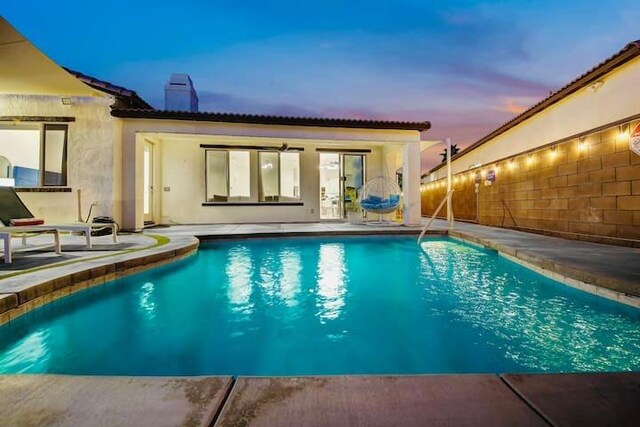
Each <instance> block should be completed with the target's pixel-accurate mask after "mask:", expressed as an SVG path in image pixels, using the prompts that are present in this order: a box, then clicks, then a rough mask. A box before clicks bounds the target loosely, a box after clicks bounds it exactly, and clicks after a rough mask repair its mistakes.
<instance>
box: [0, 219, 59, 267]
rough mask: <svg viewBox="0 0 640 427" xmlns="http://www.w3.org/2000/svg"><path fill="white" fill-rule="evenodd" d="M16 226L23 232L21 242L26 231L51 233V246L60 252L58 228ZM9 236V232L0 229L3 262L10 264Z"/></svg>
mask: <svg viewBox="0 0 640 427" xmlns="http://www.w3.org/2000/svg"><path fill="white" fill-rule="evenodd" d="M4 228H13V227H4ZM18 228H20V233H23V243H24V235H25V234H27V233H32V234H33V233H35V234H42V233H52V234H53V239H54V244H53V248H54V250H55V251H56V253H57V254H61V253H62V250H61V248H60V231H58V229H56V228H52V227H28V226H24V227H18ZM11 237H12V233H11V232H7V231H0V240H2V242H3V245H2V246H3V248H4V263H5V264H11V262H12V261H13V259H12V254H13V246H12V245H11Z"/></svg>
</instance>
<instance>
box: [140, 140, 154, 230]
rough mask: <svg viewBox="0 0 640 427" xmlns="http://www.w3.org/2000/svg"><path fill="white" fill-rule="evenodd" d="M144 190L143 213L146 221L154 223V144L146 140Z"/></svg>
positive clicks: (146, 222)
mask: <svg viewBox="0 0 640 427" xmlns="http://www.w3.org/2000/svg"><path fill="white" fill-rule="evenodd" d="M143 162H144V190H143V194H142V196H143V213H144V223H145V225H146V224H153V222H154V221H153V169H154V165H153V163H154V162H153V144H152V143H150V142H149V141H145V142H144V154H143Z"/></svg>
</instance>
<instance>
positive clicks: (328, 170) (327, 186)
mask: <svg viewBox="0 0 640 427" xmlns="http://www.w3.org/2000/svg"><path fill="white" fill-rule="evenodd" d="M340 193H341V185H340V154H337V153H320V219H323V220H332V219H333V220H336V219H341V218H342V207H341V204H340Z"/></svg>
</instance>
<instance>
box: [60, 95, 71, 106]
mask: <svg viewBox="0 0 640 427" xmlns="http://www.w3.org/2000/svg"><path fill="white" fill-rule="evenodd" d="M60 102H62V105H66V106H71V105H73V98H68V97H65V96H63V97H62V98H60Z"/></svg>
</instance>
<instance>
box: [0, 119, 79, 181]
mask: <svg viewBox="0 0 640 427" xmlns="http://www.w3.org/2000/svg"><path fill="white" fill-rule="evenodd" d="M67 130H68V128H67V125H53V124H45V125H44V126H42V127H40V126H37V125H36V126H32V127H26V126H25V127H15V126H4V127H2V126H0V185H4V186H11V187H39V186H65V185H67Z"/></svg>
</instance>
